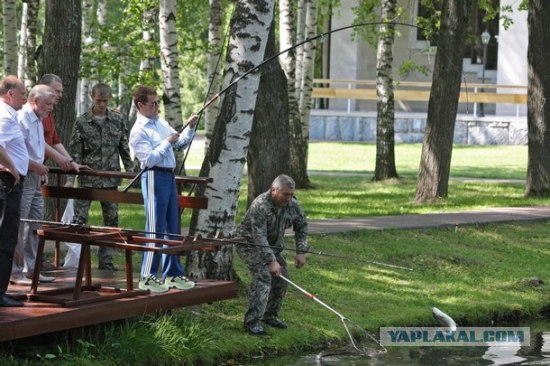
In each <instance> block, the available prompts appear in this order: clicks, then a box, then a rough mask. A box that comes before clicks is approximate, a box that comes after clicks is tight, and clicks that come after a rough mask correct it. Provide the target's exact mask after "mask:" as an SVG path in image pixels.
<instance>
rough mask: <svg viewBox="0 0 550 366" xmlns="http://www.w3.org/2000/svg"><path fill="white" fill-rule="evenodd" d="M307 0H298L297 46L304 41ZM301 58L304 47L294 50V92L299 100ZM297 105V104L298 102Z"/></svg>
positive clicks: (301, 72)
mask: <svg viewBox="0 0 550 366" xmlns="http://www.w3.org/2000/svg"><path fill="white" fill-rule="evenodd" d="M307 1H308V0H298V2H297V6H298V7H297V10H296V43H295V44H299V43H301V42H303V41H304V40H305V37H306V36H305V31H306V2H307ZM303 58H304V45H301V46H299V47H297V48H296V75H295V77H296V80H295V82H296V84H295V87H294V90H295V91H296V98H297V99H298V100H299V99H300V94H301V92H300V90H301V88H302V78H303V72H304V70H303V68H302V67H303V61H302V60H303ZM298 103H299V102H298Z"/></svg>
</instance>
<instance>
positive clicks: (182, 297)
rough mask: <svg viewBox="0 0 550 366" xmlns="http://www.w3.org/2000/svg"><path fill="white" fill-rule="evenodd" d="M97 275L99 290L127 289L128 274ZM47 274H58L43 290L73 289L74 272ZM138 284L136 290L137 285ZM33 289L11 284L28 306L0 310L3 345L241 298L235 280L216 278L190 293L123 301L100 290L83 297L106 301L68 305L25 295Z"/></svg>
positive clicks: (11, 289) (11, 291) (174, 292)
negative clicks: (13, 341)
mask: <svg viewBox="0 0 550 366" xmlns="http://www.w3.org/2000/svg"><path fill="white" fill-rule="evenodd" d="M93 271H94V281H97V283H98V285H97V286H108V287H110V288H115V289H116V288H124V287H125V286H126V275H125V272H124V271H117V272H109V271H100V270H93ZM47 274H48V276H50V275H53V276H55V278H56V281H55V282H53V283H48V284H40V288H41V289H45V290H55V289H62V288H67V287H71V286H73V284H74V281H75V276H76V269H59V270H56V271H51V272H47ZM138 275H139V274H138V273H136V275H135V276H134V278H138ZM99 284H101V285H99ZM135 284H136V287H137V281H136V283H135ZM30 290H31V286H30V285H25V286H21V285H13V284H10V286H9V288H8V294H10V295H12V296H15V297H16V298H17V299H19V300H24V304H25V306H24V307H14V308H7V307H0V341H2V342H3V341H10V340H15V339H21V338H25V337H30V336H35V335H39V334H45V333H50V332H56V331H61V330H66V329H73V328H78V327H84V326H89V325H93V324H99V323H104V322H109V321H114V320H120V319H127V318H132V317H139V316H142V315H146V314H152V313H155V312H158V311H166V310H170V309H176V308H181V307H187V306H192V305H199V304H206V303H211V302H214V301H220V300H227V299H232V298H236V297H237V284H236V282H233V281H213V280H202V281H198V282H197V287H195V288H194V289H192V290H187V291H181V290H177V289H171V290H170V291H168V292H165V293H162V294H154V293H148V294H144V295H138V296H132V297H125V298H113V299H110V298H109V297H112V296H111V295H109V294H105V293H103V292H101V291H94V292H83V293H82V298H83V299H87V298H88V299H91V298H93V297H97V296H105V297H107V298H108V299H102V301H93V300H92V301H90V302H83V304H81V305H76V306H70V307H66V306H63V305H61V304H55V303H51V302H40V301H34V300H33V301H29V300H28V299H27V296H28V294H29V293H30ZM71 295H72V294H71V293H70V292H67V294H66V296H67V299H70V298H71Z"/></svg>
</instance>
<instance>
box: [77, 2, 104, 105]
mask: <svg viewBox="0 0 550 366" xmlns="http://www.w3.org/2000/svg"><path fill="white" fill-rule="evenodd" d="M93 7H94V1H93V0H84V1H82V38H83V41H84V43H86V40H87V39H89V38H88V37H93V35H92V30H91V28H90V25H91V23H92V16H93ZM98 15H99V12H98ZM90 39H91V38H90ZM92 57H93V56H92ZM90 106H91V100H90V80H89V79H87V78H82V79H80V83H79V84H78V103H77V106H76V107H77V115H81V114H82V113H84V112H86V111H87V110H88V109H89V108H90Z"/></svg>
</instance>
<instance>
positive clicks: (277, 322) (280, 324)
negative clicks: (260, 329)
mask: <svg viewBox="0 0 550 366" xmlns="http://www.w3.org/2000/svg"><path fill="white" fill-rule="evenodd" d="M264 323H266V324H267V325H269V326H270V327H273V328H279V329H286V328H287V325H286V323H285V322H284V321H282V320H281V319H279V318H272V319H265V320H264Z"/></svg>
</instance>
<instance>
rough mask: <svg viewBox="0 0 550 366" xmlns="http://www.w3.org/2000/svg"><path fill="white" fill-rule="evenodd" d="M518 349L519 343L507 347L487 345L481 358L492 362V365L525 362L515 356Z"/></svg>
mask: <svg viewBox="0 0 550 366" xmlns="http://www.w3.org/2000/svg"><path fill="white" fill-rule="evenodd" d="M520 349H521V345H520V343H519V342H516V343H515V344H510V345H507V346H499V345H496V346H495V345H489V347H487V351H485V354H484V355H483V356H482V357H481V358H483V359H484V360H489V361H492V362H493V363H492V364H493V365H510V364H513V363H518V362H521V361H524V360H526V359H525V358H523V357H519V356H518V355H517V353H518V351H519V350H520Z"/></svg>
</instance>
